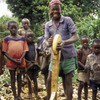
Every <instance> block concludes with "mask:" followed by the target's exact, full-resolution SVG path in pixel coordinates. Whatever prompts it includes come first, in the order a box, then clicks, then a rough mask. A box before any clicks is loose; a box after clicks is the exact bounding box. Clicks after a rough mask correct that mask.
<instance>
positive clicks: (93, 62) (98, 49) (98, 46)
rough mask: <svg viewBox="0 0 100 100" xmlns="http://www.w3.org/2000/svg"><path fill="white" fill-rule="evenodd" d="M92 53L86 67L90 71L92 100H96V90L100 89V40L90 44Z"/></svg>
mask: <svg viewBox="0 0 100 100" xmlns="http://www.w3.org/2000/svg"><path fill="white" fill-rule="evenodd" d="M92 51H93V53H91V54H90V55H88V57H87V60H86V66H87V67H89V68H90V69H91V70H90V78H89V79H90V87H91V89H92V100H97V99H96V95H97V89H98V88H99V89H100V39H95V40H94V41H93V43H92Z"/></svg>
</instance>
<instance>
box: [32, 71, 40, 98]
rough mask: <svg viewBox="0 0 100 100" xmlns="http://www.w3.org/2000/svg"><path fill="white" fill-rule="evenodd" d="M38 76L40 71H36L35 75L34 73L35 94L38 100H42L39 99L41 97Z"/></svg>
mask: <svg viewBox="0 0 100 100" xmlns="http://www.w3.org/2000/svg"><path fill="white" fill-rule="evenodd" d="M37 74H38V71H36V72H35V74H34V73H33V82H34V93H35V95H36V97H37V98H38V99H40V97H39V95H38V83H37Z"/></svg>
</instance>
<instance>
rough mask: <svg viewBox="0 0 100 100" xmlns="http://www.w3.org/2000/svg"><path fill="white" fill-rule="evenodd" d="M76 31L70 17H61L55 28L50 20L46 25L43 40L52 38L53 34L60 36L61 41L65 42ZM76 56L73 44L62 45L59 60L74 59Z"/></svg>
mask: <svg viewBox="0 0 100 100" xmlns="http://www.w3.org/2000/svg"><path fill="white" fill-rule="evenodd" d="M76 30H77V29H76V27H75V24H74V22H73V21H72V19H71V18H70V17H64V16H61V18H60V21H59V25H58V26H57V27H56V26H55V24H54V22H53V21H52V20H50V21H49V22H47V23H46V26H45V38H50V37H51V36H53V37H54V36H55V34H60V35H61V37H62V40H67V39H70V38H71V35H72V34H73V33H76ZM76 55H77V54H76V51H75V47H74V45H73V44H68V45H64V47H63V48H62V49H61V60H63V59H67V58H72V57H76Z"/></svg>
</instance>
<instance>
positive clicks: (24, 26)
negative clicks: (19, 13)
mask: <svg viewBox="0 0 100 100" xmlns="http://www.w3.org/2000/svg"><path fill="white" fill-rule="evenodd" d="M22 26H23V28H24V29H25V30H27V29H28V28H29V26H30V21H29V19H27V18H24V19H22Z"/></svg>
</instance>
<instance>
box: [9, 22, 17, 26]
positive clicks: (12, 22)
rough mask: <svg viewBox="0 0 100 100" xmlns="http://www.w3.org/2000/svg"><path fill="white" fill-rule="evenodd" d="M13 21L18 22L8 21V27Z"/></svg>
mask: <svg viewBox="0 0 100 100" xmlns="http://www.w3.org/2000/svg"><path fill="white" fill-rule="evenodd" d="M11 23H15V24H17V22H15V21H10V22H8V27H9V26H10V24H11ZM17 26H18V24H17Z"/></svg>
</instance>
